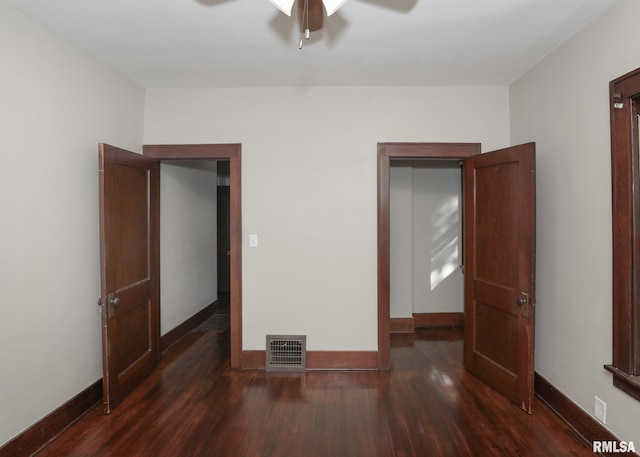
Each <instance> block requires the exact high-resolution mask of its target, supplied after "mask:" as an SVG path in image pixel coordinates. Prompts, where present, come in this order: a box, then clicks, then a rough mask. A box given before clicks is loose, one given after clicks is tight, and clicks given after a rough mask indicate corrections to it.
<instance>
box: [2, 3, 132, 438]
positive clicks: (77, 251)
mask: <svg viewBox="0 0 640 457" xmlns="http://www.w3.org/2000/svg"><path fill="white" fill-rule="evenodd" d="M0 56H1V58H2V63H1V68H2V69H1V70H0V100H1V102H0V151H2V152H1V154H2V157H3V165H2V166H1V167H0V214H1V215H2V216H1V217H2V223H1V224H0V253H1V254H0V278H1V279H0V282H1V284H2V301H1V302H0V308H1V310H2V317H1V318H0V366H1V367H2V375H1V376H0V445H2V444H3V443H5V442H6V441H8V440H10V439H11V438H13V437H14V436H15V435H17V434H18V433H20V432H22V431H23V430H24V429H26V428H27V427H28V426H30V425H32V424H33V423H35V422H36V421H38V420H40V419H41V418H43V417H44V416H46V415H47V414H48V413H49V412H51V411H52V410H53V409H55V408H57V407H59V406H60V405H62V404H63V403H65V402H66V401H67V400H69V399H70V398H72V397H73V396H75V395H76V394H78V393H79V392H80V391H82V390H83V389H85V388H86V387H87V386H89V385H90V384H92V383H93V382H95V381H96V380H98V379H99V378H101V377H102V353H101V340H100V338H101V337H100V314H99V311H98V307H97V306H96V301H97V299H98V297H99V296H100V270H99V265H100V261H99V244H98V154H97V151H98V142H99V141H103V142H109V143H113V144H116V145H118V146H121V147H125V148H129V149H132V150H134V151H140V150H141V144H142V119H143V108H144V104H143V99H144V92H143V90H142V89H141V88H140V87H138V86H136V85H135V84H132V83H131V82H130V81H128V80H127V79H125V78H123V77H122V76H120V75H119V74H117V73H116V72H114V71H113V70H111V69H110V68H108V67H106V66H104V65H102V64H100V63H98V62H97V61H96V60H95V59H94V58H92V57H90V56H89V55H87V54H85V53H83V52H80V51H78V50H77V48H75V47H73V46H70V45H69V44H67V43H66V42H65V41H63V40H62V39H60V38H58V37H57V36H56V35H54V34H52V33H51V32H50V31H49V30H48V29H46V28H44V27H41V26H39V25H38V24H36V23H34V22H33V21H32V20H31V19H29V18H27V17H25V16H24V15H23V14H22V13H20V12H18V11H17V10H15V9H14V8H13V7H12V6H9V5H8V3H7V2H6V1H4V0H2V1H0Z"/></svg>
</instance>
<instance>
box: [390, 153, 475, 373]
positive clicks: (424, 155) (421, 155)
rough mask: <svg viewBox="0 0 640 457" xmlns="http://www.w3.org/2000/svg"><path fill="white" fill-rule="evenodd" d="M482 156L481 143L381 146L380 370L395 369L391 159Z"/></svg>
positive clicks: (458, 158)
mask: <svg viewBox="0 0 640 457" xmlns="http://www.w3.org/2000/svg"><path fill="white" fill-rule="evenodd" d="M477 154H480V144H479V143H379V144H378V368H379V369H381V370H388V369H389V368H390V366H391V360H390V359H391V357H390V355H391V349H390V330H391V328H390V326H391V317H390V316H391V305H390V290H391V279H390V278H391V265H390V257H391V255H390V254H391V252H390V249H391V247H390V242H391V237H390V231H391V226H390V214H391V213H390V199H389V193H390V168H391V160H392V159H393V160H420V159H444V160H462V159H465V158H467V157H470V156H473V155H477Z"/></svg>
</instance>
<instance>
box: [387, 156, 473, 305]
mask: <svg viewBox="0 0 640 457" xmlns="http://www.w3.org/2000/svg"><path fill="white" fill-rule="evenodd" d="M390 175H391V179H390V199H391V200H390V201H391V217H390V222H391V225H390V238H391V241H390V242H391V252H390V254H391V257H390V265H391V283H390V285H391V287H390V296H391V303H390V307H391V317H411V315H412V314H413V313H457V312H462V311H463V308H464V303H463V298H464V297H463V295H464V278H463V275H462V271H461V270H460V268H459V265H460V263H461V262H462V257H461V254H462V239H461V236H462V231H461V223H462V218H461V210H462V205H461V198H462V189H461V178H462V175H461V168H460V165H459V164H458V162H440V161H423V162H421V163H415V164H413V166H392V167H391V173H390Z"/></svg>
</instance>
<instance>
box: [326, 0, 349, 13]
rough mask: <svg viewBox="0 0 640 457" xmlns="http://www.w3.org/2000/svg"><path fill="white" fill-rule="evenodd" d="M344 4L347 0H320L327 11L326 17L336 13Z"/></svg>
mask: <svg viewBox="0 0 640 457" xmlns="http://www.w3.org/2000/svg"><path fill="white" fill-rule="evenodd" d="M346 2H347V0H322V3H324V8H325V9H326V10H327V16H331V15H332V14H333V13H335V12H336V11H338V9H339V8H340V7H341V6H342V5H344V4H345V3H346Z"/></svg>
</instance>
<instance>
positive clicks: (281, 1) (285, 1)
mask: <svg viewBox="0 0 640 457" xmlns="http://www.w3.org/2000/svg"><path fill="white" fill-rule="evenodd" d="M269 1H270V2H271V3H273V4H274V5H275V6H276V7H277V8H278V9H279V10H280V11H282V12H283V13H284V14H286V15H287V16H291V10H292V9H293V4H294V2H295V0H269Z"/></svg>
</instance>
